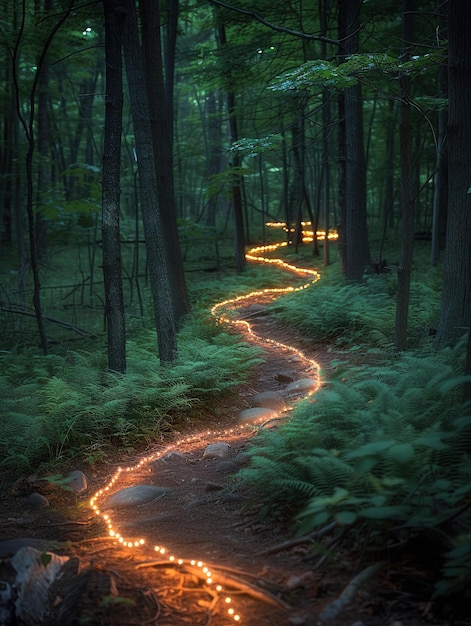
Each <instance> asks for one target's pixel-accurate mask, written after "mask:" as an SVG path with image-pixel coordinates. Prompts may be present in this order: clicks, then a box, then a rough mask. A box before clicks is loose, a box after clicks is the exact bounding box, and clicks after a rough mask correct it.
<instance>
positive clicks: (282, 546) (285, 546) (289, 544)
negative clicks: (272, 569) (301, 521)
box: [257, 522, 337, 556]
mask: <svg viewBox="0 0 471 626" xmlns="http://www.w3.org/2000/svg"><path fill="white" fill-rule="evenodd" d="M336 526H337V522H331V523H330V524H327V526H324V528H321V529H320V530H315V531H312V532H310V533H308V534H307V535H303V536H302V537H298V538H297V539H289V540H288V541H283V543H279V544H278V545H276V546H273V547H272V548H268V550H264V551H263V552H258V553H257V556H267V555H269V554H277V553H278V552H283V551H284V550H289V549H290V548H295V547H296V546H299V545H301V544H303V543H309V542H311V541H313V540H314V539H321V538H322V537H323V536H324V535H326V534H327V533H329V532H330V531H331V530H334V528H335V527H336Z"/></svg>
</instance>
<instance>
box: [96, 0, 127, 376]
mask: <svg viewBox="0 0 471 626" xmlns="http://www.w3.org/2000/svg"><path fill="white" fill-rule="evenodd" d="M120 7H121V0H103V9H104V14H105V61H106V96H105V107H106V109H105V137H104V145H103V169H102V233H103V280H104V286H105V302H106V307H105V312H106V321H107V333H108V369H109V370H111V371H114V372H120V373H124V372H125V371H126V330H125V320H124V296H123V281H122V272H121V251H120V231H119V210H120V195H121V188H120V178H121V133H122V110H123V75H122V60H121V32H122V22H123V15H122V13H121V12H120Z"/></svg>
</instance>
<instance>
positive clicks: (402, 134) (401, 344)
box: [394, 0, 415, 350]
mask: <svg viewBox="0 0 471 626" xmlns="http://www.w3.org/2000/svg"><path fill="white" fill-rule="evenodd" d="M403 8H404V15H403V34H402V39H403V46H404V47H403V52H402V55H401V60H402V61H403V62H405V61H407V60H408V59H409V57H410V53H409V49H410V45H411V43H412V40H413V35H414V12H415V0H404V5H403ZM411 135H412V124H411V115H410V80H409V78H408V77H407V76H402V77H401V101H400V103H399V143H400V157H401V214H402V215H401V218H402V249H401V259H400V262H399V267H398V270H397V297H396V322H395V326H394V347H395V348H396V350H405V349H406V347H407V324H408V315H409V295H410V278H411V272H412V257H413V249H414V213H415V211H414V208H415V193H414V191H413V187H414V184H413V173H412V143H411Z"/></svg>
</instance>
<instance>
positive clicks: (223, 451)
mask: <svg viewBox="0 0 471 626" xmlns="http://www.w3.org/2000/svg"><path fill="white" fill-rule="evenodd" d="M229 450H230V445H229V444H228V443H225V442H224V441H217V442H216V443H210V444H209V446H206V449H205V451H204V452H203V459H224V458H225V457H226V456H229Z"/></svg>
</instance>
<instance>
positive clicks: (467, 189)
mask: <svg viewBox="0 0 471 626" xmlns="http://www.w3.org/2000/svg"><path fill="white" fill-rule="evenodd" d="M448 6H449V17H448V97H449V110H448V221H447V232H446V245H445V259H444V265H443V291H442V302H441V309H440V321H439V324H438V328H437V336H436V343H437V346H439V347H441V346H443V345H445V344H451V343H454V342H455V341H456V340H457V339H459V338H460V337H461V336H462V335H464V334H465V333H466V332H467V330H468V329H469V326H470V321H471V281H470V276H471V179H470V171H469V164H470V162H471V109H470V107H469V101H470V99H471V38H470V37H469V25H470V24H471V3H470V2H468V0H449V3H448Z"/></svg>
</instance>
